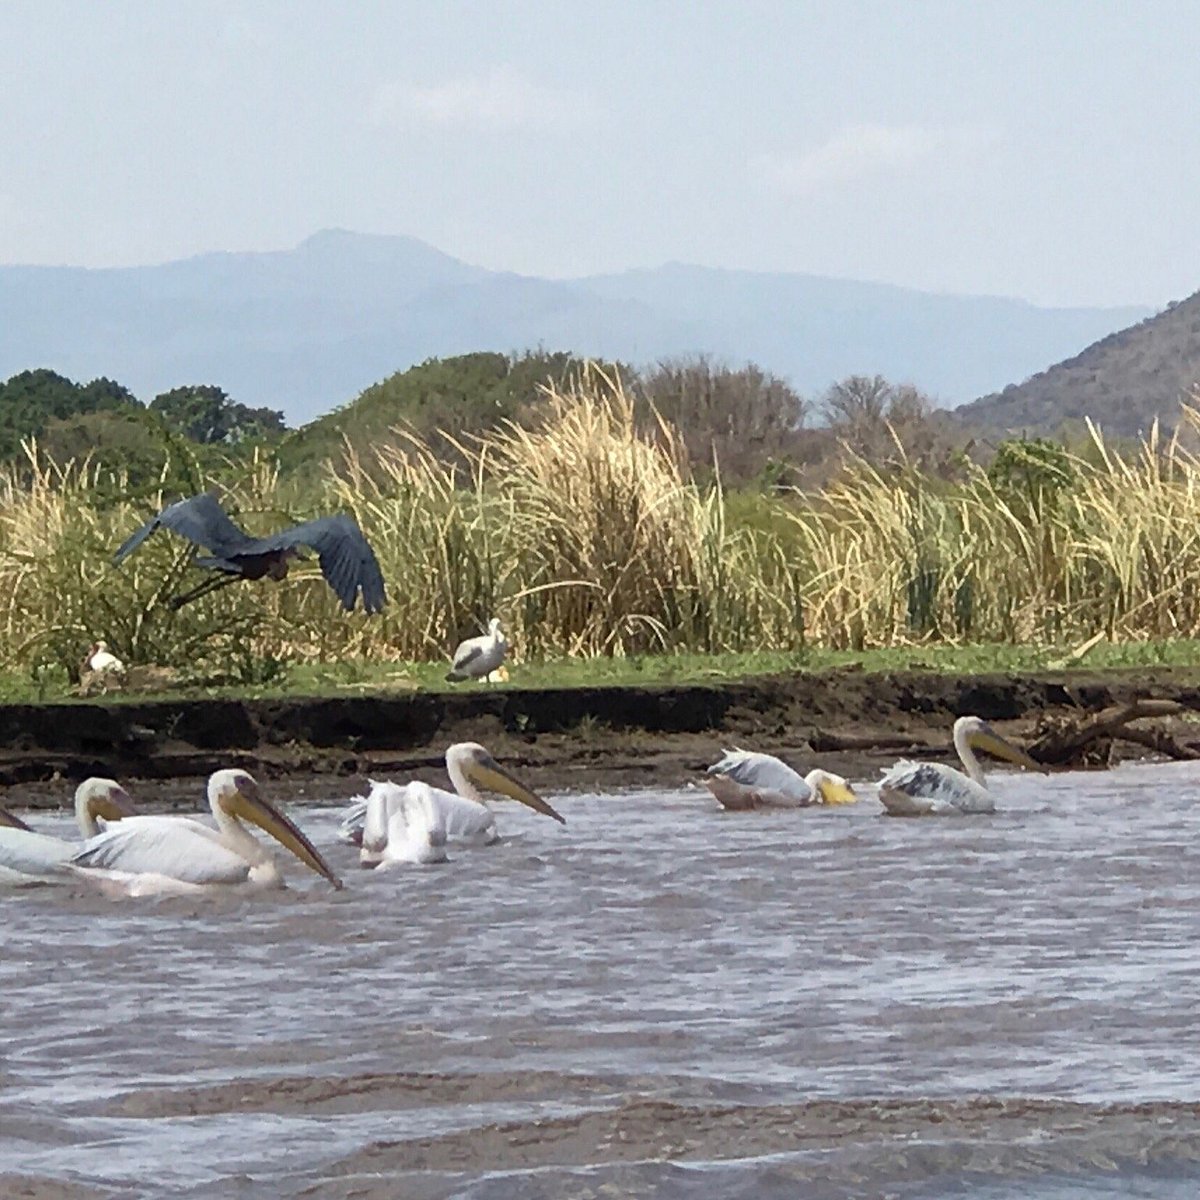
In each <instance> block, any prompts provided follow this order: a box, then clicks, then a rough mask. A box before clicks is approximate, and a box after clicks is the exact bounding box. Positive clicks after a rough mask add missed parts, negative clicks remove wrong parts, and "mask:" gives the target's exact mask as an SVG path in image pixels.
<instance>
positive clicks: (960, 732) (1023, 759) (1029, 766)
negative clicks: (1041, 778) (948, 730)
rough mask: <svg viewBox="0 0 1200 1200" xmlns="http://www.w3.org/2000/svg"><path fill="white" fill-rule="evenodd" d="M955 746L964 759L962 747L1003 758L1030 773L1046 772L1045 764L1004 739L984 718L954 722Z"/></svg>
mask: <svg viewBox="0 0 1200 1200" xmlns="http://www.w3.org/2000/svg"><path fill="white" fill-rule="evenodd" d="M954 745H955V748H956V749H958V750H959V757H960V758H961V757H962V746H963V745H966V746H969V747H970V748H971V749H973V750H982V751H983V752H984V753H985V754H990V755H992V757H993V758H1001V759H1003V760H1004V761H1005V762H1010V763H1015V764H1016V765H1017V766H1018V767H1024V768H1025V769H1026V770H1028V771H1043V772H1044V771H1045V770H1046V769H1047V768H1046V766H1045V765H1044V764H1043V763H1040V762H1038V761H1037V760H1036V759H1034V758H1030V756H1029V755H1028V754H1026V753H1025V751H1024V750H1022V749H1021V748H1020V747H1019V746H1014V745H1013V744H1012V743H1011V742H1010V741H1008V740H1006V739H1005V738H1002V737H1001V736H1000V735H999V734H998V733H997V732H996V731H995V730H994V729H993V728H992V727H991V726H990V725H989V724H988V723H987V722H986V721H985V720H984V719H983V718H982V717H959V718H958V720H957V721H955V722H954Z"/></svg>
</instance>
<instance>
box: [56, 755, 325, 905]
mask: <svg viewBox="0 0 1200 1200" xmlns="http://www.w3.org/2000/svg"><path fill="white" fill-rule="evenodd" d="M208 803H209V807H210V808H211V809H212V814H213V817H214V819H215V820H216V823H217V827H216V829H214V828H213V827H212V826H211V825H206V824H204V823H203V822H201V821H197V820H194V819H193V818H191V817H166V816H151V817H127V818H126V819H125V820H124V821H122V822H120V823H119V824H117V825H114V826H112V827H110V828H108V829H106V830H105V831H104V832H103V833H101V834H100V835H99V836H97V837H94V838H92V839H91V840H89V841H87V842H85V843H84V844H83V846H82V847H81V848H80V849H79V851H78V852H77V853H76V854H75V855H74V857H73V858H72V859H71V865H72V866H73V867H74V868H75V869H76V871H77V872H78V873H79V874H80V875H81V876H84V877H87V878H90V879H92V880H94V881H96V882H98V883H100V884H101V885H102V886H104V887H105V889H106V890H112V891H116V892H118V893H120V894H124V895H130V896H141V895H151V894H154V893H158V892H207V891H210V890H212V889H214V888H221V887H228V886H230V885H236V884H251V885H254V886H257V887H283V886H284V882H283V876H282V875H281V874H280V871H279V866H278V864H277V863H276V861H275V858H274V856H273V855H272V854H271V853H270V852H269V851H268V850H267V848H266V847H265V846H264V845H263V844H262V843H261V842H259V841H258V840H257V839H256V838H255V837H254V836H253V834H251V833H250V831H249V830H248V829H247V828H246V827H245V826H244V825H243V824H242V821H249V822H250V823H251V824H253V825H257V826H258V827H259V828H260V829H262V830H263V831H264V832H265V833H268V834H270V836H271V837H273V838H274V839H275V840H276V841H277V842H279V844H280V845H281V846H283V847H284V849H286V850H288V851H290V852H291V853H292V854H294V855H295V856H296V857H297V858H298V859H299V860H300V861H301V862H302V863H304V865H305V866H307V867H310V868H311V869H312V870H314V871H316V873H317V874H318V875H321V876H323V877H324V878H325V879H327V880H328V881H329V882H330V883H331V884H333V886H334V887H335V888H340V887H341V886H342V883H341V880H340V879H338V877H337V876H336V875H335V874H334V873H333V871H332V870H331V869H330V867H329V864H328V863H327V862H326V861H325V859H324V858H322V856H321V854H320V853H319V852H318V851H317V849H316V847H315V846H313V844H312V842H310V841H309V840H308V838H306V837H305V836H304V834H303V833H301V832H300V830H299V829H298V828H297V827H296V826H295V824H293V822H292V821H291V820H290V819H289V818H288V817H287V816H285V815H284V814H283V813H282V812H280V810H279V809H277V808H276V807H275V806H274V805H273V804H271V803H270V802H269V801H267V800H266V799H264V798H263V797H262V795H261V794H260V793H259V790H258V784H257V783H256V782H255V781H254V778H253V777H252V776H251V775H250V774H248V773H247V772H246V771H241V770H222V771H214V772H213V774H212V775H211V776H210V778H209V781H208Z"/></svg>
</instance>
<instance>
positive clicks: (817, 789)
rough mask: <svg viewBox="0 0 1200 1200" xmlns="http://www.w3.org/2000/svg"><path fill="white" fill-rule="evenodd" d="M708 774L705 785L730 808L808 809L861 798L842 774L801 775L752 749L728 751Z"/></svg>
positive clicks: (818, 771) (819, 771)
mask: <svg viewBox="0 0 1200 1200" xmlns="http://www.w3.org/2000/svg"><path fill="white" fill-rule="evenodd" d="M707 774H708V778H707V779H705V780H704V786H705V787H706V788H708V790H709V791H710V792H712V794H713V795H714V796H715V797H716V799H717V802H718V803H719V804H720V805H721V807H722V808H727V809H747V808H760V807H762V808H805V807H807V806H808V805H810V804H853V803H854V802H855V801H856V800H857V799H858V797H857V796H856V795H855V794H854V789H853V788H851V787H850V785H849V784H848V783H847V782H846V781H845V780H844V779H843V778H842V777H841V776H840V775H833V774H831V773H830V772H829V771H822V770H819V769H815V770H812V771H809V773H808V774H807V775H804V776H801V775H800V773H799V772H798V771H794V770H792V768H791V767H789V766H788V765H787V763H785V762H783V761H782V760H781V759H778V758H776V757H775V755H773V754H757V753H754V752H752V751H749V750H726V751H725V752H724V756H723V757H722V759H721V761H720V762H718V763H714V764H713V765H712V766H711V767H709V768H708V772H707Z"/></svg>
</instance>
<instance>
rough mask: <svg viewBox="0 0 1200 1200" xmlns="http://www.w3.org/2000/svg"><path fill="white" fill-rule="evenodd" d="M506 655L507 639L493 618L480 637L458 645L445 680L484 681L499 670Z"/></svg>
mask: <svg viewBox="0 0 1200 1200" xmlns="http://www.w3.org/2000/svg"><path fill="white" fill-rule="evenodd" d="M507 653H508V639H507V638H505V636H504V634H503V633H501V632H500V618H499V617H493V618H492V619H491V620H490V621H489V622H488V631H487V633H485V634H484V635H483V636H482V637H474V638H467V640H466V641H465V642H460V643H459V646H458V649H457V650H455V652H454V661H453V663H452V664H451V667H450V671H449V673H448V674H447V676H446V679H447V680H448V681H449V682H451V683H455V682H457V681H458V680H460V679H486V678H487V677H488V676H489V675H490V674H491V673H492V672H493V671H496V670H499V668H500V665H501V663H503V662H504V656H505V654H507Z"/></svg>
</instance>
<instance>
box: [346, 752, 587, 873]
mask: <svg viewBox="0 0 1200 1200" xmlns="http://www.w3.org/2000/svg"><path fill="white" fill-rule="evenodd" d="M446 773H447V774H448V775H449V776H450V782H451V783H452V784H453V785H454V791H453V792H448V791H446V790H445V789H444V788H430V789H429V791H430V793H431V795H432V799H433V803H434V804H436V805H437V808H438V811H439V813H440V814H441V819H442V822H443V824H444V825H445V828H446V838H447V840H449V841H451V842H457V843H459V844H463V845H468V846H490V845H491V844H492V843H493V842H494V841H496V840H497V839H498V838H499V836H500V834H499V833H498V832H497V831H496V817H495V814H494V813H493V812H492V810H491V809H490V808H489V807H488V806H487V805H486V804H485V803H484V799H483V795H482V793H481V792H480V788H483V789H486V790H487V791H489V792H496V793H498V794H500V795H502V796H508V797H510V798H511V799H513V800H517V801H519V802H520V803H521V804H524V805H525V806H526V807H528V808H532V809H533V810H534V812H540V813H542V814H543V815H545V816H547V817H552V818H553V819H554V820H555V821H558V822H559V824H561V825H565V824H566V823H567V822H566V820H565V818H563V817H562V816H560V815H559V814H558V813H557V812H556V811H555V810H554V809H553V808H552V807H551V806H550V805H549V804H547V803H546V801H545V800H543V799H542V798H541V796H539V795H538V794H537V793H536V792H531V791H530V790H529V789H528V788H527V787H526V786H525V785H524V784H523V783H521V782H520V780H518V779H516V778H514V777H513V776H512V775H510V774H509V772H508V771H506V770H505V769H504V768H503V767H501V766H500V765H499V763H497V762H496V760H495V759H494V758H493V757H492V756H491V755H490V754H489V753H488V752H487V750H486V749H484V747H483V746H481V745H480V744H479V743H478V742H456V743H455V744H454V745H453V746H451V747H450V749H449V750H447V751H446ZM372 786H373V787H374V784H373V785H372ZM368 803H369V797H368V798H367V799H365V800H354V801H352V802H351V804H350V806H349V808H347V809H346V813H345V815H344V817H343V818H342V823H341V826H340V827H339V829H338V837H339V838H340V839H341V840H342V841H343V842H349V843H350V844H351V845H361V844H362V841H363V823H364V821H365V819H366V815H367V805H368ZM368 865H370V864H369V863H368Z"/></svg>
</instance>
